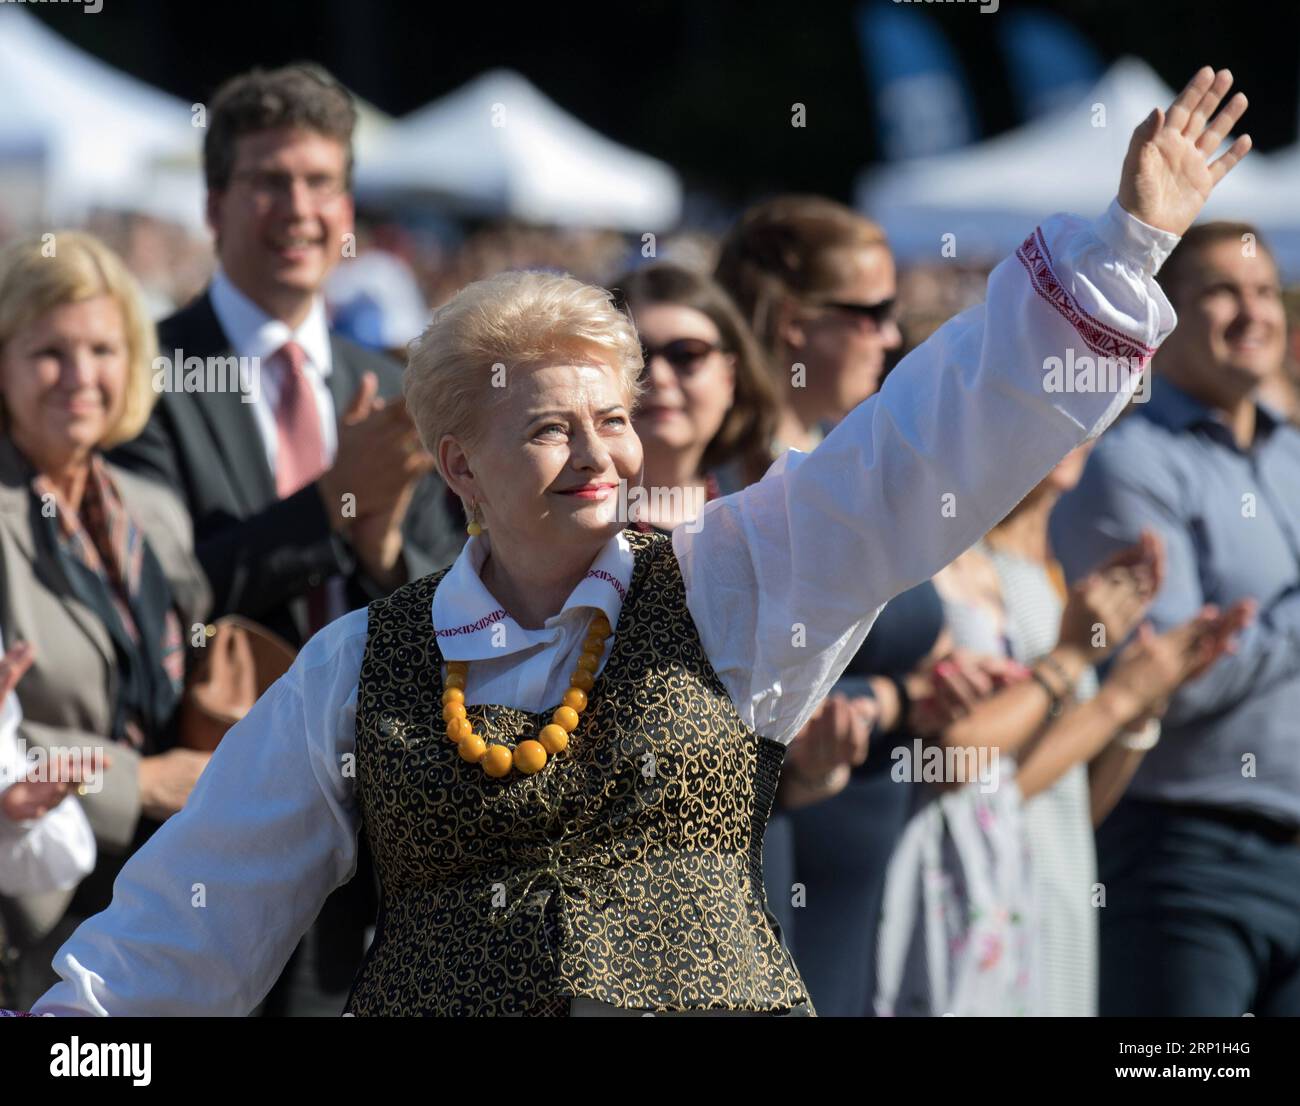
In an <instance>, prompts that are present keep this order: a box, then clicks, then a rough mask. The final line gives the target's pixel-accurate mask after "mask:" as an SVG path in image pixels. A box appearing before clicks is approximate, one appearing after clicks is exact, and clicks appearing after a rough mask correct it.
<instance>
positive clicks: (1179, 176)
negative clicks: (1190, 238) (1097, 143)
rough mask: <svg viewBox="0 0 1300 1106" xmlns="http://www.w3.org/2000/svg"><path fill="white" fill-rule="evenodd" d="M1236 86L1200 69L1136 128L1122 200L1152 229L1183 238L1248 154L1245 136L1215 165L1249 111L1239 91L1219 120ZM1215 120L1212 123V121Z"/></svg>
mask: <svg viewBox="0 0 1300 1106" xmlns="http://www.w3.org/2000/svg"><path fill="white" fill-rule="evenodd" d="M1230 88H1232V74H1231V73H1230V72H1228V70H1226V69H1220V70H1219V71H1218V72H1217V73H1216V72H1214V70H1213V69H1211V68H1210V67H1209V66H1208V65H1207V66H1205V68H1203V69H1201V70H1199V71H1198V72H1197V74H1196V76H1194V77H1193V78H1192V79H1191V80H1190V81H1188V83H1187V87H1186V88H1184V89H1183V90H1182V92H1180V93H1179V94H1178V96H1177V98H1175V100H1174V102H1173V103H1172V104H1171V105H1170V106H1169V110H1168V111H1167V112H1166V111H1161V110H1160V108H1156V109H1155V110H1154V111H1152V112H1151V114H1150V115H1149V116H1147V118H1146V119H1144V120H1143V121H1142V122H1141V123H1139V124H1138V127H1137V129H1136V130H1135V131H1134V132H1133V140H1132V141H1131V142H1130V143H1129V148H1128V155H1127V156H1126V157H1125V158H1124V168H1123V170H1122V172H1121V174H1120V182H1119V202H1120V206H1121V207H1123V208H1124V210H1125V211H1127V212H1128V213H1129V214H1130V215H1134V216H1136V217H1137V218H1138V219H1141V220H1142V222H1144V223H1146V224H1147V225H1148V226H1153V227H1157V228H1158V229H1160V230H1166V231H1169V232H1171V233H1173V234H1179V235H1181V234H1182V233H1183V232H1184V231H1186V230H1187V228H1188V227H1190V226H1191V225H1192V223H1193V222H1195V220H1196V216H1197V215H1198V214H1200V211H1201V208H1202V207H1204V206H1205V201H1206V200H1207V199H1209V197H1210V193H1211V192H1212V191H1213V190H1214V187H1215V185H1217V184H1218V183H1219V181H1221V180H1223V178H1224V176H1225V175H1226V174H1227V172H1228V170H1230V169H1231V168H1232V167H1233V166H1234V165H1236V164H1237V162H1239V161H1240V160H1241V159H1242V158H1243V157H1245V156H1246V154H1247V153H1248V152H1249V150H1250V145H1251V143H1250V136H1249V135H1242V136H1241V137H1240V138H1238V139H1237V140H1236V141H1235V142H1234V143H1233V144H1232V146H1231V147H1230V148H1229V149H1228V150H1227V151H1226V152H1225V153H1224V154H1223V156H1222V157H1220V158H1218V160H1216V161H1213V162H1212V161H1210V158H1211V157H1213V155H1214V152H1215V150H1217V149H1218V148H1219V145H1220V143H1222V142H1223V140H1224V138H1225V137H1226V136H1227V135H1228V133H1229V132H1230V131H1231V130H1232V128H1233V127H1234V126H1236V124H1237V120H1239V119H1240V118H1241V116H1242V114H1243V113H1244V112H1245V110H1246V97H1245V96H1243V95H1242V94H1241V93H1240V92H1238V93H1237V94H1236V95H1235V96H1234V97H1232V99H1231V100H1229V101H1228V102H1227V104H1226V105H1225V106H1224V107H1223V110H1222V111H1220V112H1219V114H1218V115H1217V116H1216V115H1215V114H1214V113H1215V110H1216V109H1217V108H1218V107H1219V104H1220V103H1221V102H1222V101H1223V98H1224V97H1225V96H1226V95H1227V94H1228V90H1229V89H1230ZM1212 116H1213V119H1211V117H1212Z"/></svg>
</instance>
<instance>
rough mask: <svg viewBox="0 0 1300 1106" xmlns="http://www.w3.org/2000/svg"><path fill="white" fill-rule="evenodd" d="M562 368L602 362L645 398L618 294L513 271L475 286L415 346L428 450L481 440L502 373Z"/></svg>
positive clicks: (412, 402) (409, 370)
mask: <svg viewBox="0 0 1300 1106" xmlns="http://www.w3.org/2000/svg"><path fill="white" fill-rule="evenodd" d="M561 361H572V362H575V363H587V362H591V361H596V362H598V363H599V364H602V365H607V366H608V367H610V368H612V369H614V370H615V371H616V372H618V373H619V374H620V375H621V376H622V378H623V383H624V385H625V386H626V388H627V392H628V396H629V399H630V401H632V402H635V400H636V397H637V396H638V395H640V393H641V390H642V385H641V382H640V376H641V367H642V359H641V342H640V339H639V338H638V337H637V333H636V328H635V327H634V326H633V325H632V321H631V319H630V318H629V317H628V315H627V314H626V312H624V311H620V310H619V309H618V308H617V307H615V306H614V303H613V301H612V299H611V297H610V294H609V292H607V291H606V290H605V289H604V288H597V287H596V286H594V285H591V284H583V283H582V281H580V280H577V279H575V278H574V277H571V276H558V275H556V274H554V273H535V272H509V273H500V274H498V275H497V276H494V277H489V278H488V279H487V280H480V281H476V282H475V283H473V284H468V285H466V286H465V287H464V288H462V289H461V290H460V291H459V292H457V293H456V295H454V296H453V297H452V298H451V299H450V300H448V301H447V302H446V303H445V304H444V305H443V306H442V307H440V308H439V309H438V310H437V311H435V312H434V313H433V318H432V319H431V321H430V322H429V325H428V327H427V328H426V329H425V331H424V333H423V334H422V335H420V337H419V338H417V339H416V340H415V341H414V342H412V343H411V345H410V348H409V359H408V361H407V365H406V374H405V376H404V377H403V380H402V386H403V392H404V393H405V395H406V403H407V407H408V408H409V410H410V412H411V417H412V418H413V419H414V420H415V425H416V428H417V429H418V430H419V432H420V439H421V440H422V441H423V442H424V447H425V448H426V449H427V450H428V451H429V452H430V453H432V454H433V455H434V456H435V457H436V456H437V452H438V443H439V442H440V441H441V440H442V438H443V436H444V435H447V434H451V435H454V436H455V437H457V438H459V439H460V440H462V441H465V442H473V441H475V440H476V439H477V437H478V436H479V434H480V433H481V431H482V429H483V422H484V420H483V414H484V411H485V408H486V407H487V406H488V404H489V403H490V402H491V400H492V398H493V396H494V394H496V395H499V394H501V392H500V390H499V389H494V388H493V386H492V384H493V375H494V372H495V373H498V374H500V373H504V379H505V381H506V382H507V384H508V381H509V374H510V373H511V372H513V371H515V370H516V369H520V368H527V367H536V366H540V365H546V364H556V363H558V362H561Z"/></svg>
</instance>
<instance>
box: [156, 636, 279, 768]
mask: <svg viewBox="0 0 1300 1106" xmlns="http://www.w3.org/2000/svg"><path fill="white" fill-rule="evenodd" d="M207 630H208V633H207V641H206V644H204V645H203V646H201V647H200V648H199V650H198V653H199V659H198V663H196V664H195V665H194V666H193V668H192V669H191V670H190V673H189V676H188V678H187V679H186V681H185V691H184V694H183V696H182V698H181V712H180V734H179V740H180V743H181V745H183V746H185V747H186V748H187V749H197V750H198V751H199V752H204V753H210V752H212V750H214V749H215V748H216V747H217V745H218V743H219V742H220V741H221V739H222V738H223V737H224V736H225V734H226V731H227V730H228V729H230V727H231V726H233V725H234V724H235V723H236V722H238V721H239V720H240V719H241V718H243V717H244V715H246V714H247V713H248V712H249V711H250V710H251V709H252V707H253V704H254V703H256V702H257V700H258V698H259V697H260V696H261V695H262V693H263V692H265V691H266V689H267V688H269V687H270V686H271V685H272V684H273V683H275V681H276V680H278V679H279V678H280V677H281V676H283V675H284V674H285V673H286V672H287V671H289V666H290V665H291V664H293V659H294V656H295V651H294V648H293V647H292V646H291V645H290V644H289V643H288V642H287V641H285V640H284V639H283V638H282V637H280V636H279V635H278V634H274V633H272V632H271V631H270V630H268V629H267V628H266V627H265V626H261V625H259V624H258V623H256V622H253V621H252V620H251V619H247V618H243V617H241V616H240V615H234V614H232V615H226V616H224V617H222V618H219V619H217V621H216V622H215V623H212V624H210V625H209V626H208V627H207Z"/></svg>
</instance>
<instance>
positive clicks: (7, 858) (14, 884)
mask: <svg viewBox="0 0 1300 1106" xmlns="http://www.w3.org/2000/svg"><path fill="white" fill-rule="evenodd" d="M3 651H4V645H3V643H2V642H0V653H3ZM21 722H22V709H21V707H20V706H19V705H18V696H17V695H15V694H13V693H10V694H9V695H6V696H5V700H4V704H3V705H2V706H0V795H2V794H3V793H4V792H5V791H6V790H7V789H8V788H9V787H10V786H12V785H13V784H15V783H19V782H20V781H22V780H24V779H26V778H27V761H26V758H25V757H24V756H23V751H22V748H21V746H20V745H19V743H18V726H19V724H20V723H21ZM94 867H95V834H94V832H93V831H92V830H91V828H90V823H89V822H88V821H86V815H85V813H84V812H83V811H82V809H81V804H80V803H78V802H77V800H76V799H75V798H73V797H72V796H71V795H69V796H68V797H67V798H65V799H64V800H63V801H62V802H61V803H59V805H58V806H56V807H55V808H54V809H53V810H51V811H49V812H47V813H46V814H44V815H43V816H42V817H40V818H33V819H30V820H26V821H22V822H11V821H10V820H9V819H8V818H6V817H5V816H4V815H3V814H0V895H36V894H40V893H42V892H45V891H62V890H64V889H66V888H69V887H75V886H76V885H77V884H78V883H80V882H81V880H82V879H84V878H85V877H86V876H87V875H89V874H90V872H91V871H93V870H94Z"/></svg>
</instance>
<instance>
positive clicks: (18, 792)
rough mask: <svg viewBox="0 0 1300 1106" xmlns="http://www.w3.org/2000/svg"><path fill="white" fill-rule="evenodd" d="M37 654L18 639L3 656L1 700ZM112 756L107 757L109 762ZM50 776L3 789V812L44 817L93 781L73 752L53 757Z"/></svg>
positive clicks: (13, 818)
mask: <svg viewBox="0 0 1300 1106" xmlns="http://www.w3.org/2000/svg"><path fill="white" fill-rule="evenodd" d="M34 659H35V654H34V653H33V652H32V647H31V646H30V645H28V644H27V642H25V641H20V642H17V643H16V644H15V645H13V646H12V647H11V648H10V649H8V650H6V652H5V655H4V656H3V657H0V703H3V702H4V700H5V699H6V698H8V696H9V695H10V694H11V693H12V692H13V690H14V688H16V687H17V686H18V681H19V680H21V679H22V678H23V675H24V673H26V671H27V670H28V669H29V668H31V666H32V661H33V660H34ZM107 763H108V758H107V757H105V758H104V765H105V766H107ZM49 767H50V779H48V780H20V781H19V782H18V783H15V784H13V785H11V786H10V787H8V788H6V789H5V791H4V792H3V793H0V815H3V816H4V817H6V818H8V819H9V820H10V821H13V822H24V821H27V820H28V819H33V818H40V817H41V816H42V815H44V814H46V813H47V812H49V811H51V810H53V809H54V808H55V807H56V806H58V805H59V803H61V802H63V800H64V798H65V797H66V796H67V794H68V792H70V791H71V790H72V789H73V788H74V787H76V786H77V785H78V784H81V783H87V782H90V777H89V776H88V775H87V774H86V773H85V772H84V771H83V770H82V766H81V765H80V764H79V763H77V762H76V760H75V759H74V758H73V757H72V756H71V755H65V756H63V757H61V758H51V759H50V761H49Z"/></svg>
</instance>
